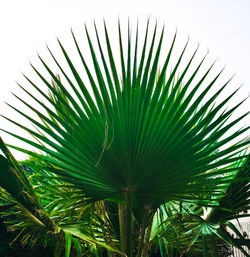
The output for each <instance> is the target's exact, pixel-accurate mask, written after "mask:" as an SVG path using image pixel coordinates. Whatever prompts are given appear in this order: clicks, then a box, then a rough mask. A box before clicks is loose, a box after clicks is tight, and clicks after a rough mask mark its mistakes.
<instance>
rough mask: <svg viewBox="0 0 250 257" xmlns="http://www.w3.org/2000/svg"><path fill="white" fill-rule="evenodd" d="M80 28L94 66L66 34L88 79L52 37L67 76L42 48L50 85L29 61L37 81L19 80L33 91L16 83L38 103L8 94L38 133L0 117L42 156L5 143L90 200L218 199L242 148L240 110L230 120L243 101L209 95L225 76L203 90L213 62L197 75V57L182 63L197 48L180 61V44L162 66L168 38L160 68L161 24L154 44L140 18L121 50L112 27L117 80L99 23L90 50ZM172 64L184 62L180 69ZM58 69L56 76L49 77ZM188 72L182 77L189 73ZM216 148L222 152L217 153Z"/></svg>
mask: <svg viewBox="0 0 250 257" xmlns="http://www.w3.org/2000/svg"><path fill="white" fill-rule="evenodd" d="M85 30H86V35H87V40H88V44H89V50H90V53H91V56H92V62H93V66H94V71H93V70H90V68H89V65H88V64H87V61H86V60H85V59H84V56H83V53H84V51H86V49H84V51H82V50H81V49H80V45H79V44H78V42H77V40H76V37H75V36H74V34H73V32H72V35H73V40H74V43H75V46H76V49H77V51H78V54H79V57H80V60H81V62H82V65H83V68H84V70H85V72H86V74H87V77H88V81H84V80H83V79H82V77H83V76H82V74H81V73H80V69H79V71H77V69H76V67H75V66H74V64H73V61H72V60H71V58H70V55H69V54H68V52H67V51H66V50H65V48H64V47H63V45H62V43H61V42H60V41H58V43H59V46H60V48H61V50H62V53H63V55H64V57H65V60H66V62H67V64H68V67H67V68H69V69H70V70H71V73H72V74H69V75H67V74H66V72H65V69H64V68H63V67H62V65H61V64H60V62H59V61H58V60H57V59H56V57H55V56H54V55H53V53H52V52H51V51H50V50H49V51H50V54H51V56H52V58H53V59H54V61H55V64H56V65H57V68H58V70H57V71H56V72H54V71H52V70H51V68H50V67H49V66H48V65H47V64H46V63H45V62H44V60H43V59H42V58H41V57H40V56H39V59H40V60H41V63H42V64H43V66H44V67H45V69H46V70H47V72H48V74H49V75H50V76H51V78H52V79H53V80H54V83H55V84H56V85H57V87H58V88H57V89H56V88H55V85H52V84H51V83H50V81H48V80H46V78H45V76H43V75H42V74H41V73H40V72H39V71H38V70H37V69H36V68H35V67H34V66H33V65H32V68H33V70H34V71H35V73H36V74H37V75H38V77H39V78H40V80H41V82H38V81H37V82H33V81H31V80H30V79H29V78H28V77H26V76H25V78H26V79H27V81H28V82H29V83H30V84H31V85H32V86H33V89H34V91H36V93H31V92H29V91H28V90H27V89H25V87H23V86H21V88H22V89H23V90H24V92H26V94H27V95H29V97H30V98H31V99H33V100H34V101H35V102H36V103H37V104H38V105H39V106H40V108H41V110H37V109H35V108H34V107H33V106H32V105H31V104H29V102H28V101H24V100H23V99H22V97H20V96H18V95H16V97H17V99H19V100H20V101H21V102H23V104H24V105H25V106H26V107H27V108H28V109H29V110H32V111H33V112H34V113H35V114H37V115H38V117H39V119H34V118H32V117H31V116H29V115H27V114H26V113H25V111H22V110H20V109H17V108H15V107H14V106H12V105H10V107H12V108H13V109H14V110H16V111H17V112H18V113H19V114H21V115H22V116H23V117H25V118H26V119H27V121H29V122H31V123H32V124H33V125H34V126H35V127H36V128H37V130H35V129H30V128H28V127H27V126H25V125H23V124H21V123H18V122H15V121H14V120H12V119H10V118H8V117H5V118H6V119H7V120H9V121H10V122H12V123H13V124H15V125H17V126H19V127H21V128H22V129H24V130H25V131H27V132H28V133H30V134H31V135H32V136H33V137H34V138H36V139H37V141H32V140H30V139H28V138H26V137H25V136H21V135H17V134H15V133H12V132H10V131H6V132H7V133H8V134H10V135H12V136H14V137H16V138H18V139H20V140H21V141H23V142H26V143H28V144H29V145H31V146H33V147H35V148H36V149H37V150H40V151H41V152H43V154H42V155H39V154H37V153H34V152H32V151H29V150H25V149H22V148H19V147H16V146H12V147H13V148H15V149H18V150H20V151H24V152H26V153H28V154H30V155H31V156H35V157H38V158H40V159H41V160H42V161H43V162H44V163H46V169H47V170H50V171H52V172H55V173H57V174H59V175H61V176H62V177H63V178H64V179H65V180H66V181H67V182H70V183H73V184H74V185H75V186H76V187H77V188H79V189H81V190H83V191H84V193H85V194H86V196H88V197H92V198H94V199H99V200H101V199H107V198H109V199H110V198H117V197H122V196H123V195H124V194H125V193H126V194H127V193H129V194H130V195H132V199H133V202H134V204H135V203H141V204H146V205H153V206H155V208H156V207H158V206H159V205H160V204H161V203H163V202H164V201H168V200H175V199H187V200H188V199H204V197H206V199H207V200H209V199H210V200H211V199H212V200H216V199H217V198H219V197H221V196H222V195H223V194H224V192H225V189H226V188H227V186H228V182H229V181H230V180H231V179H232V178H233V176H234V175H232V174H234V172H235V171H237V170H238V168H237V167H234V168H232V163H233V162H235V161H236V160H243V159H244V158H245V157H244V156H239V155H238V153H239V152H240V151H241V150H242V149H243V148H244V147H245V146H246V145H247V142H246V141H240V140H238V142H237V143H235V141H233V140H235V139H236V138H240V136H241V135H243V133H244V132H245V131H247V129H248V128H244V129H239V130H236V131H235V130H233V132H231V133H230V131H232V129H233V127H234V126H235V125H236V124H238V122H239V121H241V120H242V119H243V118H244V117H246V115H247V113H246V114H243V115H241V116H239V117H238V118H236V119H230V117H231V115H232V114H233V113H234V112H235V111H236V110H237V108H238V107H239V106H240V105H241V104H242V102H244V100H243V101H242V102H240V103H239V104H237V105H235V106H230V108H229V109H226V107H227V103H228V102H229V101H230V100H231V98H232V97H233V96H234V95H235V93H236V92H237V90H236V91H235V92H233V93H232V94H231V95H229V96H228V97H225V98H224V100H222V101H218V100H217V98H218V97H219V96H221V95H222V94H223V93H224V92H225V90H226V88H227V86H228V85H229V82H230V81H228V82H226V83H225V84H223V85H221V87H220V88H219V89H217V91H211V89H213V88H214V86H215V84H216V82H217V80H218V78H219V76H220V74H221V72H219V73H218V75H217V76H215V77H214V79H212V80H211V81H210V80H208V79H207V77H208V74H209V73H210V71H211V69H212V66H213V65H211V67H209V68H208V69H207V71H205V73H203V74H201V75H200V79H197V76H198V72H199V70H200V68H201V66H202V67H203V62H204V59H205V57H204V58H203V59H202V60H201V61H200V63H199V64H198V65H196V66H195V67H194V68H191V64H192V63H193V60H194V58H195V55H196V52H197V49H196V50H195V51H194V53H193V55H192V56H191V57H190V59H189V61H188V62H187V63H186V64H185V62H184V63H182V62H183V55H184V54H185V51H186V48H187V44H188V43H187V44H186V45H185V46H184V49H183V50H182V51H181V52H180V55H179V57H178V58H177V61H176V63H175V64H174V66H173V67H170V65H169V63H170V59H171V57H172V51H173V48H174V46H175V40H176V35H174V37H173V40H172V44H171V47H170V49H169V51H168V53H167V54H166V57H165V62H164V63H163V66H162V68H159V65H160V64H159V58H160V55H162V54H165V53H163V52H161V46H162V44H163V42H164V28H163V29H162V31H161V32H160V36H159V40H158V42H156V41H157V32H158V30H157V25H156V26H155V28H154V33H153V36H152V38H151V39H149V35H148V34H149V33H148V31H149V23H148V24H147V28H146V32H145V35H144V44H143V47H142V50H139V45H138V41H139V35H138V34H139V33H138V29H137V31H136V35H135V37H136V40H135V43H134V44H133V42H132V40H131V35H130V28H129V29H128V35H127V38H128V41H127V44H126V49H127V51H124V50H123V49H125V47H124V45H125V43H124V41H123V35H122V32H121V29H120V25H119V30H118V31H119V47H120V56H121V79H119V74H120V72H119V70H118V68H117V66H116V63H115V60H114V53H113V52H112V46H111V39H110V37H109V34H108V31H107V28H106V25H105V24H104V32H105V43H102V42H101V39H100V38H99V34H98V31H97V28H96V26H95V32H96V39H97V45H98V49H95V48H94V46H93V42H94V41H93V40H92V39H91V38H90V35H89V32H88V29H87V27H85ZM104 47H106V51H104ZM98 56H99V57H100V60H99V57H98ZM181 64H182V65H185V66H184V68H183V71H182V72H180V73H179V67H180V65H181ZM80 68H81V67H80ZM159 69H160V73H159ZM170 70H171V72H170ZM58 72H60V76H61V80H60V79H59V78H58V76H57V75H56V74H57V73H58ZM188 72H189V74H191V75H189V77H187V74H188ZM71 77H73V78H74V81H73V80H72V78H71ZM176 78H178V79H176ZM44 86H45V88H47V89H49V90H50V91H51V92H52V93H53V94H54V96H55V98H56V101H57V103H56V101H55V99H51V97H50V95H47V94H46V93H44V91H45V90H44V88H43V87H44ZM90 87H91V90H90ZM58 89H59V90H58ZM210 92H211V93H210ZM205 97H206V101H205V102H204V98H205ZM58 103H60V104H58ZM62 110H66V112H63V113H64V114H67V117H68V119H65V115H60V113H62ZM228 145H230V146H228ZM218 148H220V149H223V150H221V151H219V152H218V151H217V149H218Z"/></svg>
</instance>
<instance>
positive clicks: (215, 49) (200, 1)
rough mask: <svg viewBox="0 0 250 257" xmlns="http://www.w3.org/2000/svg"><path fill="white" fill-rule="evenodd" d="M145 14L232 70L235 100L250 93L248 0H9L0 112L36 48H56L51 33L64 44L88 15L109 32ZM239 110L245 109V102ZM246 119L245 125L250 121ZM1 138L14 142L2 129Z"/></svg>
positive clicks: (2, 20) (0, 6)
mask: <svg viewBox="0 0 250 257" xmlns="http://www.w3.org/2000/svg"><path fill="white" fill-rule="evenodd" d="M149 16H150V17H151V19H152V21H154V20H155V19H158V20H159V21H160V22H161V23H165V25H166V28H169V31H173V30H175V28H177V29H178V34H179V35H182V37H180V39H186V38H187V35H189V37H190V39H191V40H192V42H193V43H194V44H196V43H197V42H198V43H200V44H201V49H203V50H205V51H206V49H209V51H210V57H211V58H212V59H213V60H214V59H216V58H218V59H219V65H218V67H223V66H224V65H225V64H226V75H228V76H227V78H229V77H230V75H233V74H234V73H236V77H235V78H234V81H233V82H232V83H233V84H235V86H239V85H240V84H241V83H244V85H243V87H242V89H241V92H240V94H239V95H238V97H239V99H240V98H242V97H243V96H247V95H249V93H250V0H237V1H236V0H175V1H173V0H151V1H148V0H134V1H131V0H128V1H120V0H105V1H102V0H99V1H97V0H92V1H84V0H82V1H80V0H71V1H65V0H60V1H59V0H43V1H34V0H33V1H31V0H30V1H29V0H21V1H20V0H8V1H1V3H0V24H1V25H0V26H1V40H0V68H1V69H0V75H1V85H0V88H1V91H0V113H1V114H5V115H7V116H8V114H9V109H8V108H7V107H6V105H5V104H4V103H3V102H4V101H7V102H9V103H14V105H15V104H16V103H15V100H14V98H13V97H11V94H10V91H13V92H19V91H18V88H17V85H16V83H15V80H17V81H20V80H21V75H20V74H21V71H22V72H24V73H26V74H29V72H30V68H29V60H31V61H32V62H35V61H36V60H37V57H36V52H37V51H38V52H39V53H40V54H42V55H43V53H44V52H45V51H46V43H48V45H49V46H52V47H51V49H52V51H53V50H54V48H57V49H58V47H57V46H56V36H58V37H59V38H60V39H62V40H63V42H66V44H67V40H68V39H70V40H71V41H72V39H71V36H70V28H71V27H72V28H73V30H74V31H76V36H77V35H78V31H80V30H83V24H84V23H87V24H91V22H92V20H93V19H96V20H97V22H98V21H101V20H102V19H103V18H105V19H106V20H107V23H108V26H109V27H110V29H111V30H112V29H113V27H114V28H115V29H116V27H117V24H116V22H117V18H118V17H120V18H121V21H125V23H126V22H127V18H128V17H130V19H131V20H132V21H133V20H136V18H137V17H138V18H139V22H142V23H143V24H144V23H145V21H146V18H147V17H149ZM114 23H115V24H114ZM90 27H91V26H90ZM171 35H172V34H171ZM79 41H80V40H79ZM115 41H117V39H115ZM181 43H184V41H182V42H181ZM70 44H71V46H73V44H72V43H70ZM70 44H69V45H70ZM45 60H46V59H45ZM244 108H245V110H246V109H248V108H249V101H248V103H247V104H245V106H244ZM9 115H13V114H9ZM249 119H250V118H249V117H248V118H247V120H245V123H247V124H249V125H250V121H249ZM0 127H1V128H5V129H8V128H9V127H10V124H9V123H7V122H6V121H4V120H3V119H2V118H0ZM12 131H13V129H12ZM0 136H1V137H3V139H4V140H5V141H7V142H12V143H13V140H12V139H11V138H10V137H9V136H6V134H4V133H3V132H0ZM16 156H17V157H18V158H21V157H22V156H21V155H20V154H17V155H16Z"/></svg>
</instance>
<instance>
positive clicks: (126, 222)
mask: <svg viewBox="0 0 250 257" xmlns="http://www.w3.org/2000/svg"><path fill="white" fill-rule="evenodd" d="M125 197H126V198H125V199H126V203H125V204H121V203H119V205H118V208H119V225H120V244H121V251H122V252H123V253H126V255H127V256H128V257H132V250H133V249H132V248H133V247H132V231H133V215H132V209H133V204H132V193H131V192H126V195H125Z"/></svg>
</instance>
